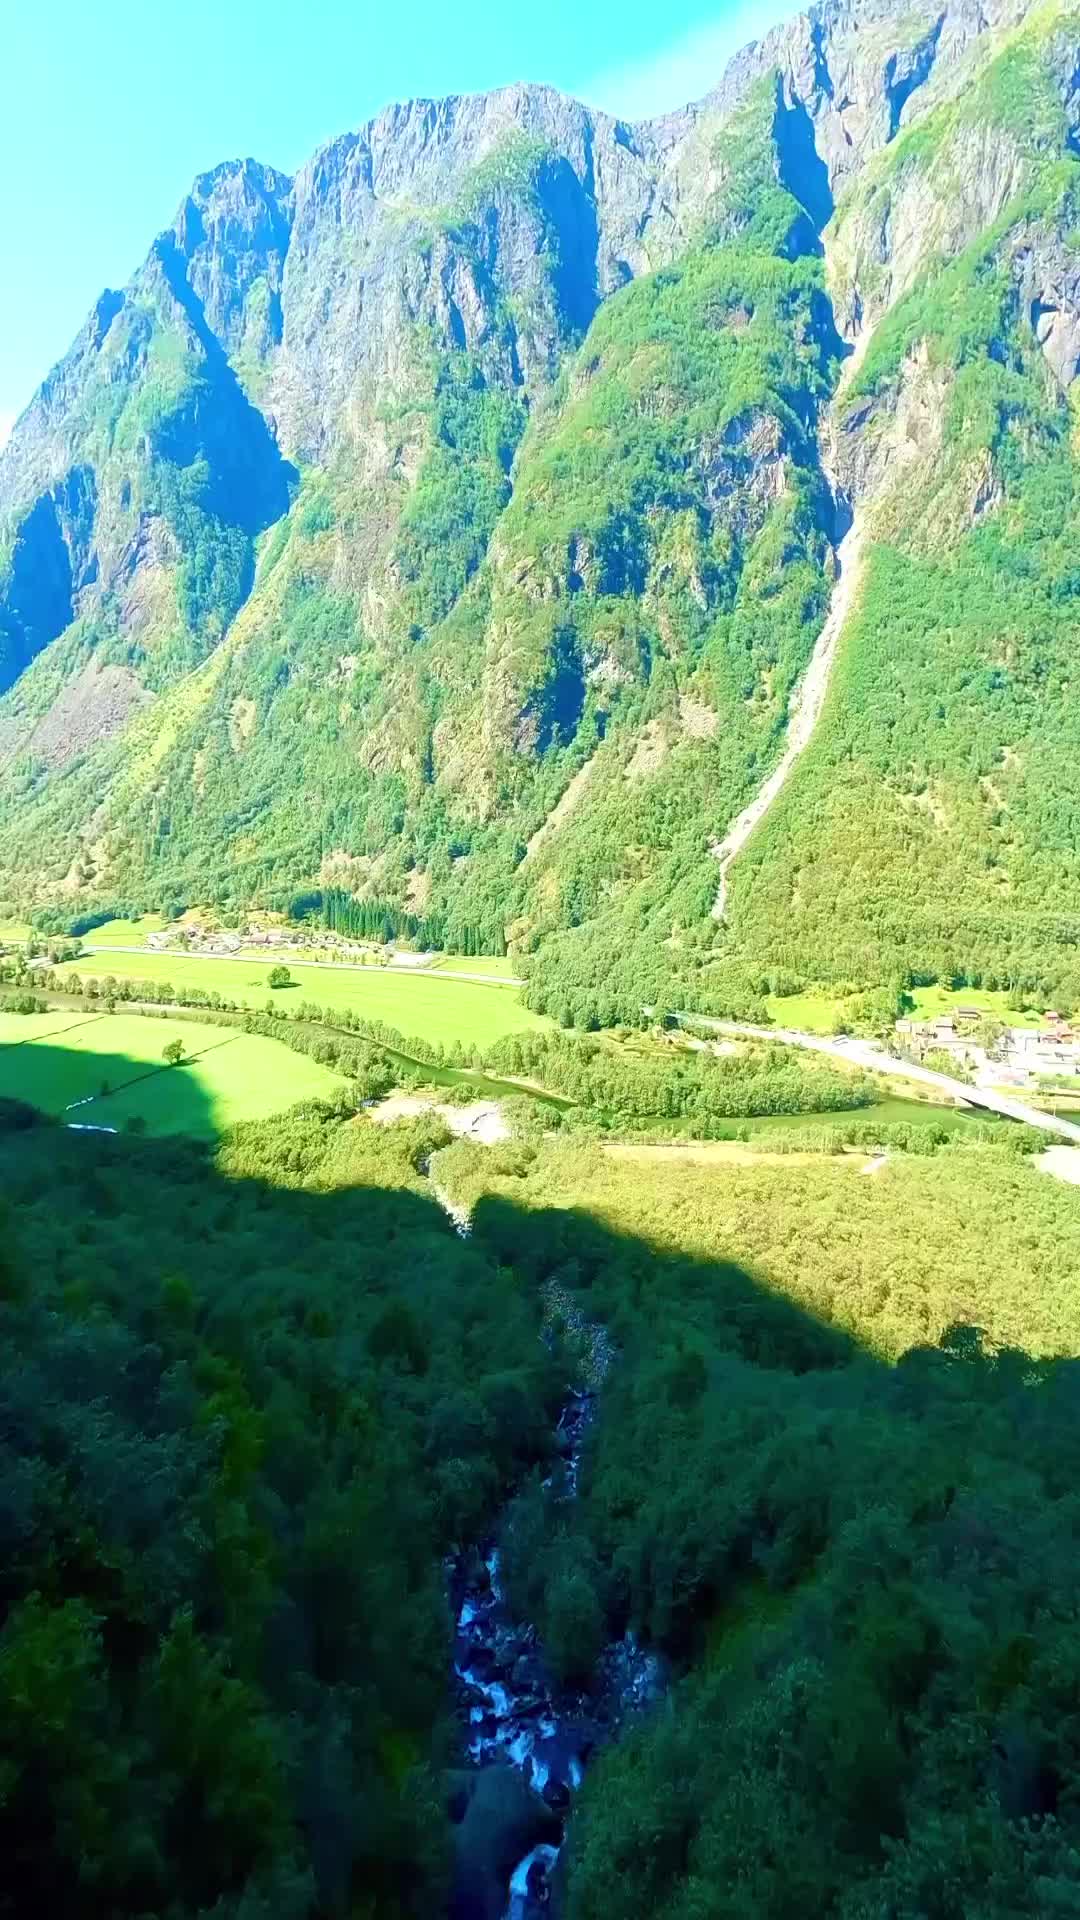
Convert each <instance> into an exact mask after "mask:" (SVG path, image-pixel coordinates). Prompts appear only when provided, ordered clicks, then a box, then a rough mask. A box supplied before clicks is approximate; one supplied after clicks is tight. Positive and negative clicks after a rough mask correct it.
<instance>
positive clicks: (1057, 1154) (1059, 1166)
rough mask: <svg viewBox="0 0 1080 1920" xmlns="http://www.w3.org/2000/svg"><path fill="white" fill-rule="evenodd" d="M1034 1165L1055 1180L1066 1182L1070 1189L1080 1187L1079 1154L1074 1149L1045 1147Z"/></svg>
mask: <svg viewBox="0 0 1080 1920" xmlns="http://www.w3.org/2000/svg"><path fill="white" fill-rule="evenodd" d="M1035 1165H1036V1166H1037V1167H1041V1168H1042V1170H1043V1172H1044V1173H1052V1174H1053V1175H1054V1177H1055V1179H1058V1180H1067V1181H1068V1183H1069V1185H1070V1186H1071V1187H1080V1152H1078V1151H1077V1149H1076V1148H1075V1147H1047V1148H1046V1149H1045V1151H1044V1152H1043V1153H1040V1155H1039V1157H1038V1159H1037V1160H1036V1162H1035Z"/></svg>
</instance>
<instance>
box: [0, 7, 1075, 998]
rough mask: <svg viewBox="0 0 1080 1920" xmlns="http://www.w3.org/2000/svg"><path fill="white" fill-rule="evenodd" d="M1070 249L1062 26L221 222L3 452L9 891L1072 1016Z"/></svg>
mask: <svg viewBox="0 0 1080 1920" xmlns="http://www.w3.org/2000/svg"><path fill="white" fill-rule="evenodd" d="M1078 230H1080V17H1078V12H1077V6H1076V5H1075V4H1065V0H1040V3H1039V4H1037V5H1024V4H1022V0H935V3H934V4H930V3H929V0H917V3H916V4H914V5H904V6H902V7H901V6H899V5H891V4H886V3H885V0H822V4H820V5H818V6H815V7H812V8H811V9H810V10H809V11H808V12H807V13H806V14H804V15H800V16H798V17H797V18H795V19H794V20H793V21H791V22H790V23H788V24H787V25H786V26H784V27H782V28H780V29H778V30H777V31H776V32H774V33H772V34H770V35H769V36H768V37H767V38H766V39H765V40H763V41H761V42H760V43H757V44H755V45H753V46H751V47H749V48H747V49H746V50H745V51H744V52H743V53H741V54H740V55H738V56H737V58H736V59H735V60H734V61H733V62H732V63H731V65H730V66H729V68H728V70H727V72H726V73H725V74H724V75H723V77H722V78H721V80H720V81H719V84H718V85H717V86H716V88H715V89H714V90H713V91H712V92H711V93H709V94H707V95H706V96H705V97H704V99H703V100H701V101H700V102H698V103H697V104H696V105H694V106H692V107H688V108H686V109H685V110H684V111H681V112H679V113H676V114H673V115H670V116H668V117H666V118H664V119H661V120H656V121H652V122H648V123H644V124H640V125H633V126H632V125H627V124H625V123H623V122H621V121H618V120H616V119H613V118H611V117H609V116H607V115H604V114H601V113H596V112H593V111H591V110H590V109H588V108H586V107H584V106H582V105H580V104H578V103H576V102H574V101H571V100H567V99H565V98H563V97H562V96H560V95H559V94H557V93H555V92H553V91H552V90H550V89H547V88H543V87H526V86H520V87H513V88H509V89H504V90H502V91H500V92H497V93H494V94H490V95H485V96H476V97H468V98H454V99H448V100H443V101H413V102H411V103H409V104H407V105H403V106H395V107H391V108H388V109H386V110H385V111H384V112H383V113H381V114H380V115H379V116H378V117H377V118H376V119H375V120H373V121H372V122H370V123H369V124H368V125H366V126H364V127H362V128H361V129H359V130H358V131H356V132H354V133H350V134H347V135H344V136H343V137H342V138H340V139H338V140H335V141H333V142H331V144H330V145H329V146H327V147H325V148H323V149H322V150H320V151H319V152H318V153H317V154H316V155H315V156H314V157H313V158H312V160H311V161H310V162H309V164H308V165H307V166H306V167H304V168H303V169H302V170H301V172H300V173H298V174H297V175H296V177H295V178H293V179H289V178H287V177H286V176H284V175H282V174H280V173H277V172H276V171H274V169H272V168H270V167H267V166H263V165H259V164H257V163H255V162H254V161H251V160H245V161H237V162H233V163H229V164H226V165H224V166H222V167H219V168H217V169H216V170H215V171H214V172H212V173H210V174H207V175H204V176H202V177H200V178H199V179H198V180H197V181H196V182H195V184H194V186H193V188H192V190H191V193H190V194H189V195H188V197H187V198H186V199H185V201H184V202H183V204H182V206H181V207H180V209H179V211H178V212H177V215H176V218H175V220H174V221H173V223H172V225H171V227H170V228H168V229H167V230H166V231H165V232H164V233H163V234H162V235H161V236H159V238H158V239H157V240H156V241H155V242H154V245H153V247H152V248H151V250H150V253H149V256H148V258H147V260H146V262H145V264H144V266H143V267H142V268H141V269H140V271H139V272H138V273H137V274H136V276H135V278H134V280H133V281H132V282H131V284H130V286H128V287H127V288H126V289H124V290H123V292H106V293H105V294H103V295H102V297H101V299H100V300H99V302H98V304H97V306H96V308H95V309H94V312H93V313H92V314H91V316H90V318H89V319H88V321H87V323H86V325H85V327H84V328H83V331H82V333H81V334H80V335H79V338H78V339H77V340H76V342H75V344H74V346H73V347H72V349H71V351H70V353H69V354H68V356H67V358H66V359H65V360H64V361H62V362H61V364H60V365H59V366H58V367H57V368H56V369H55V370H54V371H53V373H52V374H51V375H50V376H49V378H48V379H47V380H46V382H45V383H44V385H43V386H42V388H41V389H40V391H39V393H38V394H37V396H36V397H35V399H34V401H33V402H32V404H31V406H30V407H29V409H28V410H27V412H26V413H25V414H24V415H23V417H22V419H21V420H20V421H19V423H18V424H17V426H16V429H15V431H14V433H13V435H12V438H11V441H10V442H9V444H8V446H7V448H6V450H5V451H4V453H3V455H0V767H2V771H0V895H6V896H8V897H10V898H11V899H12V900H13V901H15V902H17V903H19V904H23V905H25V904H33V905H36V906H38V907H41V906H43V905H44V906H47V907H49V908H51V909H52V910H54V911H55V912H58V913H67V914H73V913H75V912H77V911H81V910H85V909H88V908H93V907H95V906H104V905H109V904H114V903H116V902H119V901H125V902H130V903H132V904H135V905H155V906H163V907H165V908H166V909H167V910H173V909H175V908H176V907H177V906H179V905H182V904H184V903H186V902H196V901H199V902H207V901H215V902H222V903H225V902H229V903H233V904H245V903H248V902H252V901H259V902H261V903H264V904H265V903H269V904H279V905H283V904H287V903H288V902H289V901H290V900H291V901H293V902H294V903H296V904H297V905H299V906H303V905H304V904H305V903H306V904H308V905H317V903H318V902H319V900H320V897H322V898H323V899H325V896H326V895H327V894H328V893H330V892H331V891H332V890H340V891H343V892H344V893H346V894H351V895H354V896H355V897H356V898H357V899H358V900H359V901H361V902H367V903H369V904H370V905H371V906H372V907H373V908H378V909H379V910H385V912H386V913H387V914H388V915H389V916H390V918H391V921H392V922H393V920H394V919H395V918H397V919H399V920H400V919H401V918H403V917H405V916H408V917H409V919H410V924H412V923H416V924H417V925H418V926H419V928H420V930H421V931H422V932H423V933H424V934H425V936H426V937H427V938H429V939H433V940H436V941H439V940H441V941H445V942H446V943H447V944H450V945H453V946H454V947H456V948H460V949H463V950H465V951H485V950H493V949H494V950H498V949H500V948H501V946H502V944H503V942H504V940H510V941H511V942H512V943H513V944H514V946H515V950H517V951H518V952H520V953H521V955H522V956H523V964H525V965H526V966H527V968H528V971H529V993H530V997H531V998H532V1000H533V1002H534V1004H536V1005H539V1006H542V1007H546V1008H548V1009H549V1010H551V1011H553V1012H556V1013H558V1014H561V1015H562V1016H563V1017H565V1018H573V1019H576V1020H584V1021H601V1022H606V1021H610V1020H615V1019H633V1018H636V1017H637V1016H638V1015H639V1013H640V1008H641V1006H642V1004H643V1003H646V1002H649V1003H651V1002H655V1001H656V1000H657V999H658V998H659V996H660V995H661V994H664V995H667V996H669V998H670V996H671V995H672V994H673V993H675V992H678V994H679V995H680V997H681V998H682V1000H683V1003H684V1004H699V1005H702V1006H709V1007H712V1008H714V1009H716V1010H718V1011H723V1010H725V1009H728V1008H730V1009H733V1010H734V1009H738V1008H740V1007H742V1006H745V1005H746V1004H748V1002H750V1001H752V1000H753V998H754V996H755V995H756V994H757V993H759V992H760V990H761V988H762V986H763V985H764V984H765V983H766V982H767V981H769V980H775V978H776V976H777V975H778V974H784V975H786V976H787V977H789V978H791V977H797V978H800V979H818V980H832V981H845V980H850V981H851V982H852V983H854V984H857V985H860V986H867V985H878V984H882V983H889V982H892V981H894V980H896V979H898V978H899V977H900V976H902V975H903V974H905V973H907V974H920V973H921V974H922V975H923V976H925V977H933V976H941V975H945V974H950V975H954V976H956V977H958V978H960V979H968V980H976V979H982V980H984V981H988V982H989V981H999V980H1002V981H1003V980H1009V981H1015V980H1021V979H1028V980H1038V981H1040V982H1042V983H1046V984H1047V985H1054V986H1055V988H1060V990H1061V991H1062V992H1063V993H1064V992H1066V991H1068V990H1070V988H1071V986H1074V987H1075V995H1074V997H1075V998H1077V999H1080V963H1078V962H1077V961H1076V959H1075V957H1074V956H1075V954H1076V951H1077V944H1078V942H1080V910H1078V909H1077V904H1076V903H1077V883H1078V881H1080V757H1078V754H1077V747H1078V746H1080V704H1078V700H1077V695H1076V692H1075V690H1074V681H1075V666H1074V658H1073V656H1074V651H1075V647H1074V638H1073V630H1074V623H1075V611H1076V607H1077V605H1078V601H1080V572H1078V570H1077V567H1076V563H1075V558H1074V556H1075V552H1076V532H1077V522H1078V520H1080V502H1078V497H1077V472H1078V469H1077V450H1078V445H1080V442H1078V441H1077V432H1078V428H1077V414H1076V398H1077V395H1080V388H1077V387H1076V385H1075V381H1076V375H1077V372H1078V370H1080V264H1078V256H1077V238H1076V236H1077V232H1078ZM830 606H831V613H830ZM770 776H772V778H771V780H770ZM767 782H768V783H769V784H768V786H766V783H767ZM774 789H775V791H774ZM766 802H767V804H766ZM744 809H749V813H748V814H747V815H746V816H745V824H744V825H743V826H742V827H740V825H739V821H740V816H741V815H742V813H743V810H744Z"/></svg>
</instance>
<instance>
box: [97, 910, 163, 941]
mask: <svg viewBox="0 0 1080 1920" xmlns="http://www.w3.org/2000/svg"><path fill="white" fill-rule="evenodd" d="M164 925H165V922H164V920H163V919H162V917H161V915H160V913H147V914H144V915H143V918H142V919H141V920H106V922H105V925H104V926H103V927H95V928H94V929H93V931H92V932H91V933H84V934H83V935H82V936H81V939H82V944H83V946H84V947H101V946H108V945H110V943H112V944H118V945H120V946H122V947H123V946H128V945H135V944H137V943H139V942H141V941H143V940H145V939H146V936H147V934H148V933H158V932H160V930H161V928H162V927H163V926H164Z"/></svg>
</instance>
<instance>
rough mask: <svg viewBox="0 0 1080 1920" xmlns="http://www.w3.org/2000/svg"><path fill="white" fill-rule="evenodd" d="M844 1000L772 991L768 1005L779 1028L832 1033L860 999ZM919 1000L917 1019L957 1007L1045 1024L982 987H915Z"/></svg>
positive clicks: (1013, 1022) (1012, 1022)
mask: <svg viewBox="0 0 1080 1920" xmlns="http://www.w3.org/2000/svg"><path fill="white" fill-rule="evenodd" d="M859 997H860V996H859V995H858V994H856V995H855V996H854V1000H853V999H841V998H839V997H838V996H837V995H836V994H834V993H827V992H825V991H824V990H822V991H817V990H815V989H813V988H811V989H809V990H808V991H807V992H806V993H793V994H791V995H789V996H788V997H787V998H785V999H782V1000H781V999H778V998H777V996H776V994H774V993H773V994H769V995H768V997H767V1001H766V1004H767V1006H768V1009H769V1015H770V1018H771V1019H772V1020H773V1021H775V1023H776V1025H777V1026H778V1027H795V1028H797V1029H798V1030H799V1032H801V1033H832V1032H834V1030H835V1027H836V1022H837V1020H838V1019H840V1018H841V1017H842V1016H843V1015H844V1013H845V1011H846V1010H847V1009H848V1008H850V1007H851V1006H853V1005H854V1003H855V1001H856V1000H858V999H859ZM911 997H912V999H913V1000H914V1002H915V1011H914V1013H913V1015H912V1018H913V1019H915V1020H936V1019H937V1018H938V1016H939V1015H941V1014H946V1013H952V1012H954V1011H955V1009H956V1008H957V1007H978V1008H979V1010H980V1012H983V1013H987V1014H990V1015H992V1016H993V1017H994V1019H996V1020H1004V1021H1005V1022H1006V1024H1007V1025H1008V1026H1010V1027H1038V1026H1041V1025H1042V1021H1041V1019H1040V1016H1039V1015H1038V1014H1037V1013H1016V1012H1014V1011H1013V1010H1012V1008H1010V1007H1007V1006H1006V1004H1005V1002H1006V998H1007V996H1006V995H1005V994H1004V993H991V992H990V991H989V990H988V989H986V988H982V987H960V988H957V989H956V991H955V992H954V991H953V989H952V988H951V987H915V988H914V989H913V991H912V995H911Z"/></svg>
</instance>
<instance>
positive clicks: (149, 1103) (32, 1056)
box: [0, 1013, 290, 1139]
mask: <svg viewBox="0 0 1080 1920" xmlns="http://www.w3.org/2000/svg"><path fill="white" fill-rule="evenodd" d="M108 1024H109V1023H108V1017H107V1016H103V1015H101V1014H100V1013H94V1014H88V1015H87V1016H86V1019H85V1021H74V1022H73V1023H72V1025H71V1027H70V1028H68V1029H67V1032H69V1033H70V1037H71V1042H72V1043H75V1044H72V1045H68V1046H64V1045H61V1044H59V1039H58V1038H57V1043H56V1044H53V1043H51V1040H50V1037H49V1036H43V1037H42V1038H41V1039H33V1038H28V1039H26V1040H21V1041H20V1040H15V1041H10V1042H8V1043H7V1044H6V1045H3V1046H0V1099H9V1100H21V1101H24V1102H26V1103H27V1104H28V1105H29V1106H32V1107H36V1108H39V1109H40V1110H41V1111H42V1112H44V1113H47V1114H49V1115H51V1117H52V1118H53V1119H55V1120H56V1121H57V1122H58V1123H59V1124H60V1125H63V1126H66V1127H73V1128H74V1127H78V1128H83V1129H97V1128H100V1129H102V1130H104V1131H111V1132H116V1133H126V1132H129V1131H131V1130H134V1131H135V1132H136V1133H141V1132H145V1133H149V1134H183V1135H188V1136H191V1137H194V1138H203V1139H210V1138H212V1137H213V1136H214V1135H215V1133H216V1132H217V1131H218V1128H217V1125H216V1122H215V1117H214V1113H213V1109H212V1107H211V1104H210V1102H209V1101H208V1099H207V1096H206V1093H205V1090H204V1089H203V1087H202V1086H200V1084H199V1080H198V1074H197V1069H198V1065H199V1062H200V1061H201V1060H204V1059H206V1060H210V1059H211V1058H214V1057H218V1056H220V1058H221V1060H222V1061H225V1060H227V1058H228V1049H229V1048H230V1047H231V1046H234V1045H235V1044H236V1042H237V1040H238V1039H240V1038H241V1037H242V1035H241V1033H240V1032H239V1031H238V1030H236V1029H230V1028H226V1027H222V1028H220V1029H214V1032H213V1037H212V1038H211V1039H210V1040H209V1041H207V1039H206V1029H202V1030H201V1031H200V1030H198V1029H196V1028H195V1027H192V1031H191V1035H190V1038H188V1039H186V1040H185V1048H186V1051H185V1054H184V1057H183V1059H182V1060H181V1061H180V1062H179V1063H172V1062H168V1061H166V1060H165V1059H164V1057H163V1055H164V1048H165V1046H166V1044H167V1042H168V1041H169V1040H170V1039H172V1038H173V1037H174V1035H175V1034H176V1032H177V1029H176V1027H175V1026H170V1027H165V1026H162V1028H161V1038H160V1045H157V1044H155V1043H156V1040H157V1032H156V1025H157V1023H156V1022H154V1021H153V1020H151V1019H147V1020H146V1022H145V1025H146V1030H147V1035H148V1051H149V1054H150V1057H149V1058H148V1059H141V1060H140V1059H135V1058H133V1057H132V1056H131V1055H129V1054H125V1053H121V1052H118V1051H115V1050H113V1049H111V1048H109V1047H108V1046H106V1045H103V1046H102V1048H101V1051H98V1048H97V1042H98V1041H99V1039H100V1040H101V1041H102V1042H105V1041H106V1040H107V1038H108ZM186 1024H187V1023H184V1025H183V1026H181V1028H180V1032H181V1033H184V1030H185V1026H186ZM91 1039H92V1040H93V1046H94V1050H93V1051H90V1045H89V1043H90V1041H91ZM79 1042H83V1043H84V1044H83V1045H82V1046H80V1045H79V1044H78V1043H79ZM289 1099H290V1093H289V1089H288V1088H287V1087H285V1088H283V1091H282V1105H283V1107H284V1106H287V1105H288V1104H289Z"/></svg>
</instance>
